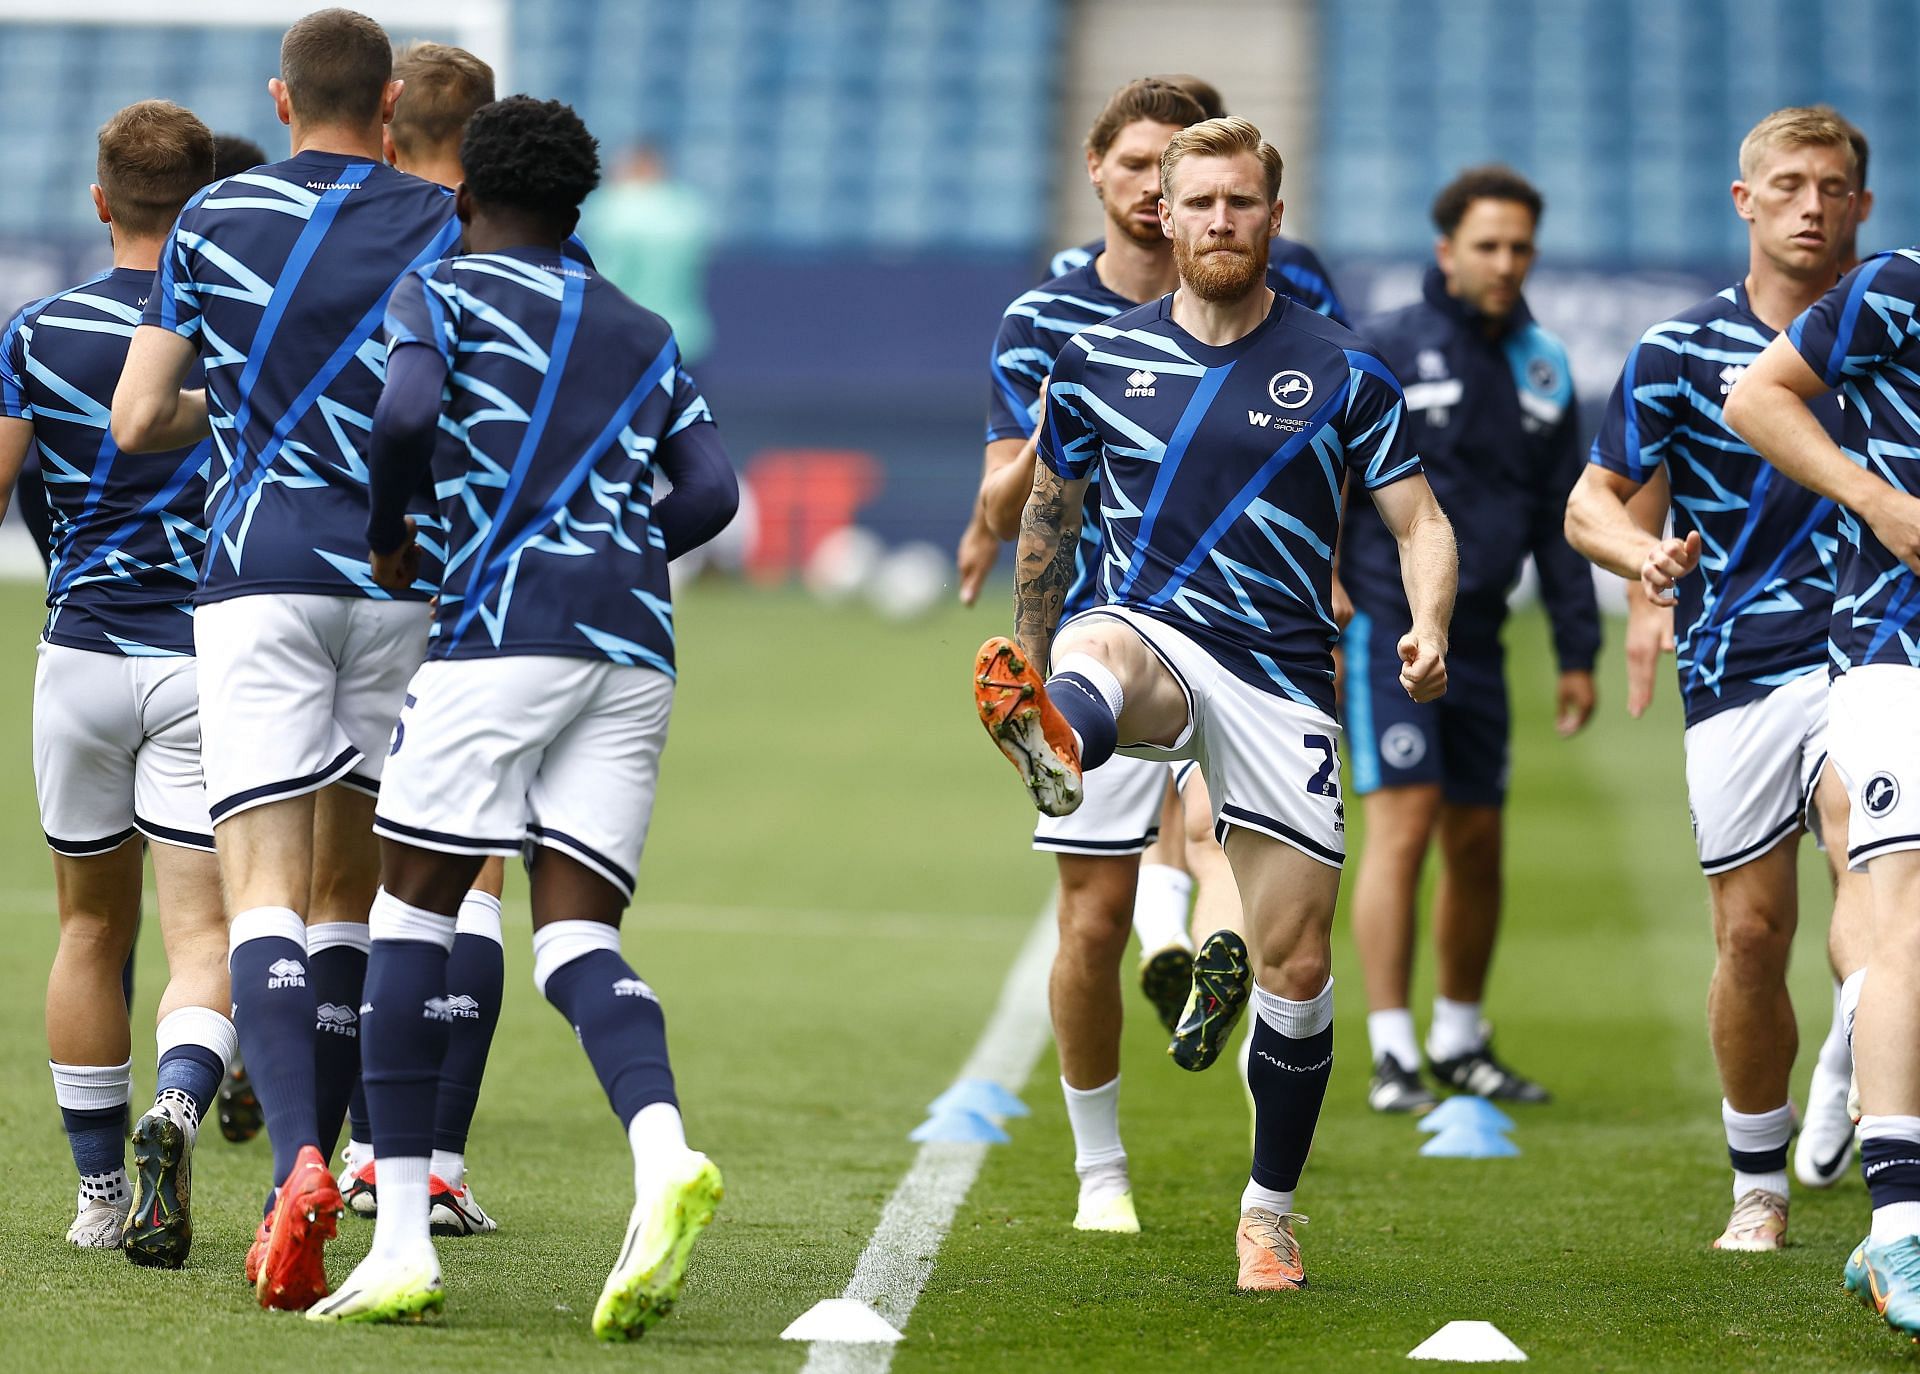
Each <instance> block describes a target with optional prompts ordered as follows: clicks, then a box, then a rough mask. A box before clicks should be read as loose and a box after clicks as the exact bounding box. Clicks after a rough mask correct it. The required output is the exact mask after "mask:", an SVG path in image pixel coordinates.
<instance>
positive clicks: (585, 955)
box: [533, 921, 676, 1126]
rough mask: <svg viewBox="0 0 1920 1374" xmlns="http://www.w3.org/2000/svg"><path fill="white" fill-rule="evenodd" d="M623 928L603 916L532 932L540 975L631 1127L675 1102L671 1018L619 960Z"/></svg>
mask: <svg viewBox="0 0 1920 1374" xmlns="http://www.w3.org/2000/svg"><path fill="white" fill-rule="evenodd" d="M619 944H620V932H619V931H618V930H617V929H615V928H614V927H613V926H609V925H603V924H601V923H600V922H598V921H556V922H554V923H552V924H550V925H546V926H542V927H541V928H540V929H539V930H536V931H535V932H534V936H533V967H534V980H535V982H536V983H538V984H539V986H540V991H541V992H542V993H543V994H544V995H545V996H546V999H547V1000H548V1001H549V1002H551V1003H553V1005H554V1006H555V1007H556V1008H558V1009H559V1011H560V1014H561V1015H562V1016H564V1017H566V1018H567V1020H568V1021H569V1022H570V1023H571V1024H572V1026H573V1029H574V1033H575V1034H576V1035H578V1036H579V1037H580V1045H581V1048H583V1049H585V1050H586V1052H587V1058H588V1059H589V1060H590V1061H591V1062H592V1064H593V1071H594V1073H595V1074H596V1075H598V1076H599V1079H600V1086H601V1087H602V1088H603V1089H605V1090H606V1094H607V1101H608V1103H609V1104H610V1105H611V1106H612V1107H613V1111H614V1115H615V1116H617V1117H619V1118H620V1124H621V1125H622V1126H625V1125H626V1124H628V1123H629V1122H631V1121H632V1120H633V1118H634V1117H635V1116H636V1115H638V1114H639V1112H640V1109H641V1108H642V1107H645V1106H648V1105H650V1104H652V1103H655V1102H675V1101H676V1099H675V1097H674V1091H673V1069H672V1067H671V1066H670V1065H669V1064H668V1062H667V1022H666V1017H665V1015H664V1014H663V1013H662V1012H661V1010H660V1002H659V999H658V998H656V997H655V996H654V994H653V989H652V988H650V987H648V986H647V985H646V984H645V983H644V982H642V981H641V980H640V979H639V978H638V977H637V976H635V974H634V971H633V969H632V968H630V967H629V966H628V964H627V961H626V960H625V959H623V958H621V957H620V952H619Z"/></svg>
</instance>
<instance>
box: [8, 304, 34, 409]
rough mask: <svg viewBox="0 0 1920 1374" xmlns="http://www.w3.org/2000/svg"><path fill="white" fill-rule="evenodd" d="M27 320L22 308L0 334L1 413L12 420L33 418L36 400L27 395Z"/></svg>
mask: <svg viewBox="0 0 1920 1374" xmlns="http://www.w3.org/2000/svg"><path fill="white" fill-rule="evenodd" d="M26 323H27V312H26V311H25V310H22V311H21V312H20V313H19V314H18V315H15V316H14V317H13V318H12V319H11V320H9V321H8V322H7V330H6V333H5V334H4V335H0V416H3V417H5V418H6V419H9V420H31V419H32V418H33V403H32V402H30V401H29V400H28V399H27V335H26Z"/></svg>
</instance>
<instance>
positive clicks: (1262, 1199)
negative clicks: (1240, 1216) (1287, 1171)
mask: <svg viewBox="0 0 1920 1374" xmlns="http://www.w3.org/2000/svg"><path fill="white" fill-rule="evenodd" d="M1255 1207H1264V1208H1266V1209H1267V1210H1268V1211H1269V1212H1278V1213H1280V1214H1281V1215H1282V1216H1285V1215H1286V1214H1287V1213H1288V1212H1291V1211H1292V1210H1293V1194H1292V1193H1283V1192H1281V1191H1280V1190H1279V1189H1277V1188H1262V1187H1261V1186H1260V1185H1259V1184H1258V1183H1255V1182H1254V1181H1253V1180H1252V1179H1248V1180H1247V1186H1246V1187H1245V1188H1243V1189H1241V1190H1240V1210H1241V1211H1243V1212H1245V1211H1250V1210H1251V1209H1253V1208H1255Z"/></svg>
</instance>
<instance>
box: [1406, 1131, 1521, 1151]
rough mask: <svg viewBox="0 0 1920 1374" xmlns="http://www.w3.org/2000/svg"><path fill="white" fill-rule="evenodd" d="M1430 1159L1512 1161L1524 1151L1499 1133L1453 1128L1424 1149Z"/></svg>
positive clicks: (1423, 1146) (1430, 1142)
mask: <svg viewBox="0 0 1920 1374" xmlns="http://www.w3.org/2000/svg"><path fill="white" fill-rule="evenodd" d="M1420 1153H1421V1154H1422V1155H1425V1156H1426V1157H1428V1158H1430V1159H1511V1158H1513V1157H1514V1156H1515V1155H1517V1154H1519V1153H1520V1147H1519V1146H1518V1145H1516V1144H1514V1143H1513V1142H1512V1141H1511V1140H1508V1139H1507V1138H1506V1137H1505V1136H1503V1135H1501V1134H1500V1133H1499V1132H1498V1131H1481V1130H1475V1129H1474V1128H1473V1127H1472V1126H1464V1125H1463V1126H1449V1127H1447V1129H1446V1130H1444V1131H1442V1132H1440V1134H1438V1135H1436V1136H1434V1137H1433V1138H1432V1139H1431V1140H1429V1141H1428V1142H1427V1143H1426V1144H1424V1145H1422V1146H1421V1147H1420Z"/></svg>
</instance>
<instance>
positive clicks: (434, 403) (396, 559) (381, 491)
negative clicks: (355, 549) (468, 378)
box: [367, 343, 447, 591]
mask: <svg viewBox="0 0 1920 1374" xmlns="http://www.w3.org/2000/svg"><path fill="white" fill-rule="evenodd" d="M446 382H447V361H446V359H445V358H443V357H441V356H440V351H439V350H438V349H436V348H431V347H428V346H427V345H424V344H419V343H407V344H401V345H398V346H396V347H395V348H394V349H393V351H392V352H391V353H389V354H388V355H387V384H386V387H385V388H384V389H383V390H382V391H381V393H380V402H379V404H378V405H376V406H375V407H374V410H373V436H372V439H371V440H370V442H369V443H368V446H367V548H368V550H369V552H370V553H371V555H372V556H371V558H370V559H369V560H368V561H369V562H370V563H371V564H372V565H373V580H374V581H375V582H378V583H379V584H380V585H381V586H383V587H385V588H387V589H388V590H390V591H402V590H405V589H406V588H407V587H410V586H412V585H413V580H414V578H415V576H416V575H417V574H418V573H419V570H420V546H419V545H418V544H416V543H415V542H414V537H413V535H414V527H413V521H412V520H411V519H409V518H408V516H407V505H408V503H409V502H411V501H412V500H413V495H414V493H415V492H417V491H419V490H420V488H421V487H422V486H423V485H424V484H425V482H426V480H427V474H428V472H429V470H430V469H431V468H432V466H433V446H434V442H435V440H436V438H437V437H438V435H439V430H440V395H441V391H442V389H443V388H444V387H445V386H446Z"/></svg>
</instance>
